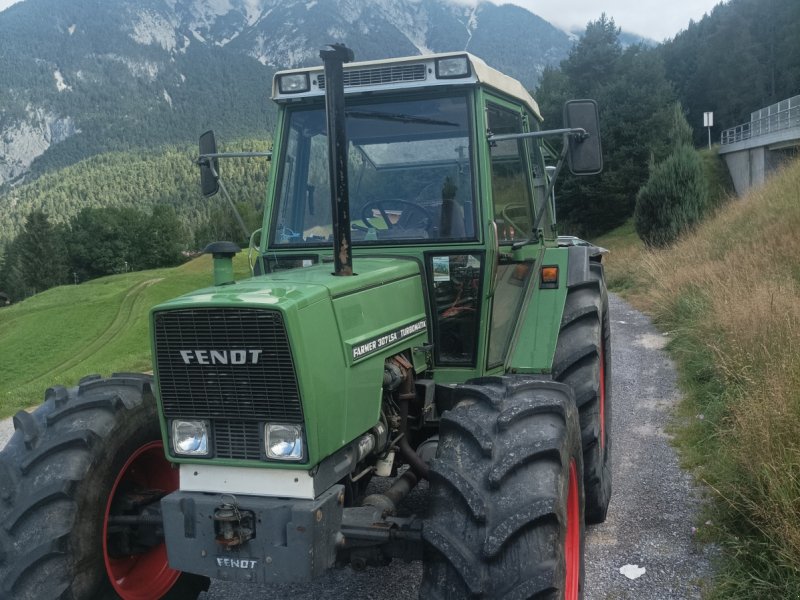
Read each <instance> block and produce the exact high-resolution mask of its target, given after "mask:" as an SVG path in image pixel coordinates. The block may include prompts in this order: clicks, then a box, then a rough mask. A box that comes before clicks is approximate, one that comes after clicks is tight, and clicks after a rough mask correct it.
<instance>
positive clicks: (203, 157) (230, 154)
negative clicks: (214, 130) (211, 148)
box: [197, 152, 272, 164]
mask: <svg viewBox="0 0 800 600" xmlns="http://www.w3.org/2000/svg"><path fill="white" fill-rule="evenodd" d="M212 158H267V159H271V158H272V152H215V153H213V154H201V155H200V156H199V157H198V160H197V163H198V164H200V163H201V162H202V161H210V160H211V159H212Z"/></svg>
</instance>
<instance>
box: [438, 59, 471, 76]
mask: <svg viewBox="0 0 800 600" xmlns="http://www.w3.org/2000/svg"><path fill="white" fill-rule="evenodd" d="M469 75H470V73H469V60H467V57H466V56H450V57H447V58H438V59H436V77H437V78H438V79H460V78H461V77H469Z"/></svg>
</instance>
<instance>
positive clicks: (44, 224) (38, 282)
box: [11, 210, 68, 296]
mask: <svg viewBox="0 0 800 600" xmlns="http://www.w3.org/2000/svg"><path fill="white" fill-rule="evenodd" d="M15 245H16V260H15V261H14V264H12V266H11V269H12V272H13V277H12V279H13V280H14V281H15V282H16V285H17V286H20V285H21V286H22V287H23V290H22V293H21V294H19V293H18V292H17V295H21V296H27V295H30V294H35V293H37V292H42V291H44V290H46V289H48V288H51V287H54V286H56V285H61V284H62V283H65V282H66V280H67V269H68V268H67V253H66V246H65V245H64V239H63V238H62V236H61V235H60V232H59V231H57V230H56V228H55V227H54V226H53V225H52V224H51V223H50V221H49V220H48V218H47V215H46V214H45V213H44V212H43V211H41V210H35V211H33V212H31V213H30V214H29V215H28V217H27V218H26V219H25V227H24V228H23V230H22V232H21V233H20V234H19V236H18V237H17V239H16V240H15Z"/></svg>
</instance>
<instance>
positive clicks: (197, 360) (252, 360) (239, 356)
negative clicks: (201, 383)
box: [179, 350, 262, 365]
mask: <svg viewBox="0 0 800 600" xmlns="http://www.w3.org/2000/svg"><path fill="white" fill-rule="evenodd" d="M179 352H180V353H181V358H182V359H183V362H184V363H185V364H187V365H255V364H258V360H259V358H261V353H262V350H180V351H179Z"/></svg>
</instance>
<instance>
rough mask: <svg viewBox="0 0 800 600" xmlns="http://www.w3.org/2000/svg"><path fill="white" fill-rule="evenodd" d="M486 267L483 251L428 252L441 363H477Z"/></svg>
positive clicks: (436, 358) (436, 346)
mask: <svg viewBox="0 0 800 600" xmlns="http://www.w3.org/2000/svg"><path fill="white" fill-rule="evenodd" d="M482 268H483V255H482V254H436V255H428V272H429V273H430V274H431V275H430V279H431V282H430V290H431V305H432V308H433V313H434V319H435V323H434V340H433V342H434V343H433V348H434V354H435V360H436V363H437V364H440V365H458V366H473V365H474V364H475V355H476V352H477V341H478V320H479V319H480V294H481V289H480V288H481V271H482Z"/></svg>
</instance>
